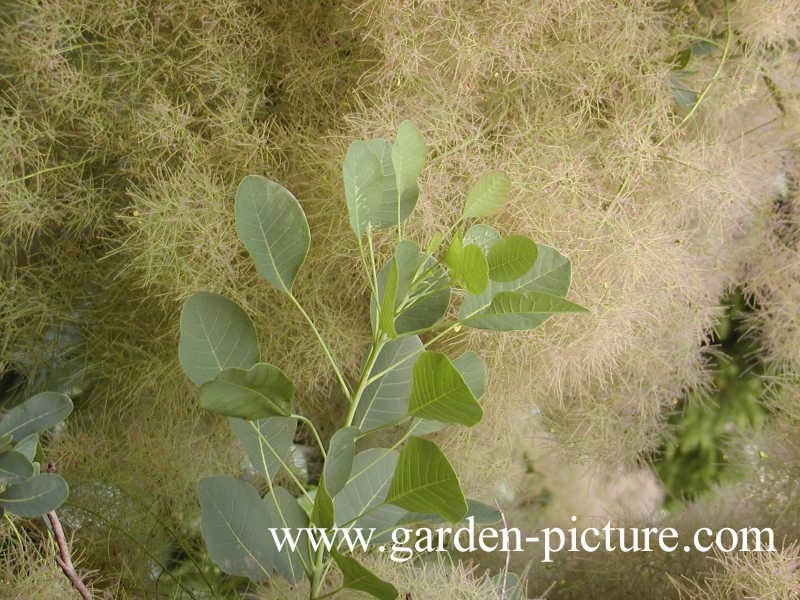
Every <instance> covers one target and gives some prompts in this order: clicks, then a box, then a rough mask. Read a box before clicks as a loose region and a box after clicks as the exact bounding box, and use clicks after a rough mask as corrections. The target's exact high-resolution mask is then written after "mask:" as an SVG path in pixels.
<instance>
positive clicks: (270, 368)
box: [199, 363, 294, 421]
mask: <svg viewBox="0 0 800 600" xmlns="http://www.w3.org/2000/svg"><path fill="white" fill-rule="evenodd" d="M293 397H294V384H293V383H292V381H291V380H290V379H289V378H288V377H287V376H286V375H285V374H284V373H283V371H281V370H280V369H279V368H278V367H276V366H275V365H271V364H269V363H257V364H255V365H253V366H252V367H250V368H249V369H238V368H233V369H225V370H224V371H222V372H221V373H220V374H219V375H217V377H216V378H215V379H214V380H213V381H208V382H206V383H204V384H203V385H202V386H201V387H200V392H199V398H200V406H202V407H203V408H205V409H206V410H210V411H212V412H215V413H219V414H221V415H225V416H228V417H237V418H239V419H248V420H251V421H254V420H256V419H262V418H265V417H288V416H289V415H291V414H292V398H293Z"/></svg>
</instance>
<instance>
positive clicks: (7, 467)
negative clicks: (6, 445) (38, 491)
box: [0, 450, 34, 485]
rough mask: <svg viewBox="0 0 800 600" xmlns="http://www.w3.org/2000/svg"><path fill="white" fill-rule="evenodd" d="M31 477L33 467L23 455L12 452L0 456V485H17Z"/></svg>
mask: <svg viewBox="0 0 800 600" xmlns="http://www.w3.org/2000/svg"><path fill="white" fill-rule="evenodd" d="M33 475H34V472H33V465H32V464H31V461H29V460H28V459H27V458H26V457H25V456H24V455H23V454H21V453H19V452H14V451H13V450H10V451H8V452H3V453H2V454H0V484H2V485H9V484H12V483H17V482H19V481H24V480H25V479H28V478H30V477H33Z"/></svg>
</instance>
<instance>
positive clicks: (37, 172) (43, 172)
mask: <svg viewBox="0 0 800 600" xmlns="http://www.w3.org/2000/svg"><path fill="white" fill-rule="evenodd" d="M90 160H91V159H89V158H85V159H83V160H79V161H78V162H73V163H69V164H65V165H56V166H54V167H47V168H46V169H41V170H39V171H36V172H34V173H28V174H27V175H23V176H22V177H17V178H16V179H9V180H8V181H3V182H2V183H0V186H5V185H11V184H14V183H20V182H21V181H27V180H28V179H31V178H32V177H37V176H38V175H44V174H45V173H52V172H53V171H60V170H61V169H69V168H70V167H79V166H80V165H82V164H85V163H87V162H89V161H90Z"/></svg>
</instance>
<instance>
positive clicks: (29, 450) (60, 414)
mask: <svg viewBox="0 0 800 600" xmlns="http://www.w3.org/2000/svg"><path fill="white" fill-rule="evenodd" d="M71 412H72V400H70V398H69V396H67V395H66V394H60V393H56V392H42V393H40V394H36V395H35V396H32V397H31V398H28V399H27V400H25V401H24V402H22V403H21V404H18V405H17V406H15V407H14V408H12V409H11V410H9V411H8V412H6V413H5V414H4V415H3V416H2V417H0V490H2V491H0V512H8V513H11V514H15V515H19V516H20V517H37V516H40V515H44V514H45V513H47V512H49V511H51V510H55V509H56V508H58V507H59V506H61V504H62V503H63V502H64V500H66V499H67V494H68V493H69V486H68V485H67V482H66V481H64V479H63V478H62V477H61V476H60V475H57V474H55V473H47V472H45V473H41V465H40V462H39V461H38V460H37V450H38V448H39V434H40V433H41V432H42V431H44V430H46V429H49V428H51V427H53V426H55V425H57V424H58V423H60V422H61V421H63V420H64V419H65V418H66V417H67V416H68V415H69V414H70V413H71Z"/></svg>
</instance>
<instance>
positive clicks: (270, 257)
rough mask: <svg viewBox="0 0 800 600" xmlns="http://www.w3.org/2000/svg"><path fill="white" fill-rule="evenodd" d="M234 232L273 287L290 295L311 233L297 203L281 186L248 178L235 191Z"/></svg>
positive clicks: (262, 179)
mask: <svg viewBox="0 0 800 600" xmlns="http://www.w3.org/2000/svg"><path fill="white" fill-rule="evenodd" d="M234 211H235V214H236V233H237V234H238V235H239V239H240V240H241V241H242V243H243V244H244V246H245V248H247V251H248V252H249V253H250V257H251V258H252V259H253V262H254V263H255V265H256V271H258V273H259V275H261V276H262V277H264V278H265V279H266V280H267V281H269V282H270V283H271V284H272V285H273V286H275V287H276V288H278V289H279V290H281V291H282V292H285V293H287V294H289V293H291V289H292V285H293V284H294V280H295V277H296V276H297V272H298V271H299V270H300V267H301V265H302V264H303V261H304V260H305V258H306V254H308V247H309V245H310V243H311V234H310V232H309V229H308V222H307V221H306V216H305V213H304V212H303V208H302V207H301V206H300V203H299V202H298V201H297V198H295V197H294V196H293V195H292V193H291V192H290V191H289V190H287V189H286V188H285V187H283V186H282V185H280V184H279V183H275V182H274V181H270V180H269V179H267V178H266V177H261V176H260V175H248V176H247V177H245V178H244V179H243V180H242V182H241V183H240V184H239V188H238V189H237V190H236V205H235V207H234Z"/></svg>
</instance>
